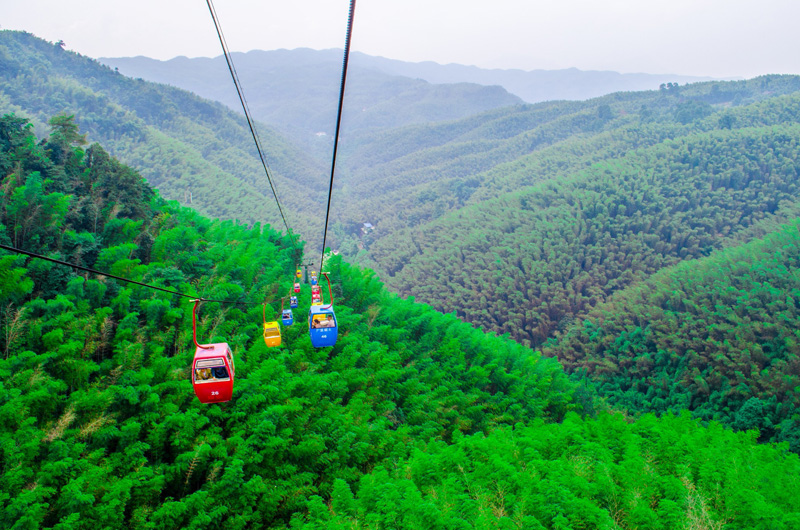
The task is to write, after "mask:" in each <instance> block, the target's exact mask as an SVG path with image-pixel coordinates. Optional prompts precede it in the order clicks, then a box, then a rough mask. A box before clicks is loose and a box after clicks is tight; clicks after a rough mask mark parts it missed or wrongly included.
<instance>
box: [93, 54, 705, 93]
mask: <svg viewBox="0 0 800 530" xmlns="http://www.w3.org/2000/svg"><path fill="white" fill-rule="evenodd" d="M234 57H235V60H236V62H237V63H238V62H239V61H247V63H246V64H247V65H248V68H249V67H259V68H261V69H262V71H269V70H270V69H283V68H287V67H291V68H295V69H296V70H297V71H298V72H300V73H304V70H305V69H307V68H308V67H309V66H310V65H314V66H318V65H320V64H326V65H328V66H330V67H332V68H333V69H334V71H335V72H338V69H339V68H340V67H341V60H342V51H341V50H336V49H329V50H311V49H308V48H296V49H293V50H286V49H280V50H269V51H262V50H253V51H250V52H247V53H237V54H234ZM236 57H238V58H236ZM253 60H256V61H263V64H261V65H258V64H257V63H256V62H253ZM100 61H101V62H103V63H104V64H108V65H109V66H112V67H118V68H120V69H121V70H122V73H124V74H125V75H130V76H133V77H142V78H144V79H147V80H148V81H155V82H158V83H169V84H173V85H175V86H179V87H181V88H186V89H187V90H191V91H193V92H196V91H195V90H194V88H193V86H192V85H193V84H195V83H203V82H204V81H203V80H204V78H205V76H204V75H202V74H200V70H198V69H195V68H191V69H189V68H187V67H188V66H189V65H191V64H199V65H202V66H203V67H204V68H214V69H216V70H218V71H220V72H224V73H225V75H227V70H225V68H226V66H225V63H224V60H223V58H222V56H219V57H215V58H205V57H197V58H188V57H183V56H181V57H175V58H173V59H170V60H167V61H159V60H156V59H149V58H147V57H142V56H139V57H116V58H100ZM243 64H245V63H243ZM350 67H351V68H355V69H361V70H367V71H371V72H373V73H375V72H380V73H382V74H385V75H389V76H400V77H405V78H409V79H414V80H424V81H426V82H428V83H431V84H434V85H444V84H459V83H471V84H476V85H481V86H484V87H498V86H499V87H503V88H504V89H505V90H506V91H508V92H509V93H510V94H512V95H514V96H516V97H518V98H520V100H522V101H524V102H526V103H539V102H542V101H555V100H586V99H591V98H594V97H599V96H603V95H605V94H610V93H613V92H631V91H641V90H656V89H658V87H659V86H660V85H661V84H662V83H678V84H686V83H696V82H700V81H711V80H714V78H712V77H708V76H687V75H678V74H649V73H625V74H623V73H620V72H614V71H609V70H579V69H578V68H565V69H561V70H542V69H537V70H520V69H500V68H494V69H487V68H480V67H477V66H468V65H463V64H455V63H451V64H439V63H436V62H433V61H423V62H418V63H415V62H407V61H400V60H396V59H387V58H385V57H378V56H373V55H367V54H365V53H361V52H353V53H352V54H351V56H350ZM273 71H274V72H277V70H273ZM281 73H282V74H283V75H286V74H287V73H290V72H287V71H281ZM179 76H181V77H179ZM204 88H207V89H211V90H214V89H217V90H220V89H221V90H220V91H222V92H226V93H227V92H229V91H228V90H225V89H226V88H227V87H226V86H223V87H219V86H218V85H217V86H210V85H209V86H208V87H204ZM196 93H198V94H199V95H202V96H204V97H211V96H210V95H208V94H204V93H201V92H196ZM211 99H215V100H217V101H222V99H220V98H219V97H211Z"/></svg>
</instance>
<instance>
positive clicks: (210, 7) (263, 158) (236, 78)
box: [206, 0, 297, 247]
mask: <svg viewBox="0 0 800 530" xmlns="http://www.w3.org/2000/svg"><path fill="white" fill-rule="evenodd" d="M206 5H208V11H209V12H210V13H211V18H212V19H213V21H214V28H216V30H217V37H218V38H219V43H220V46H222V54H223V56H224V57H225V62H226V63H227V65H228V71H229V72H230V74H231V79H233V85H234V86H235V87H236V94H237V95H238V96H239V102H240V103H241V104H242V110H243V111H244V117H245V119H246V120H247V126H248V127H249V128H250V134H251V135H252V137H253V142H254V143H255V144H256V151H258V157H259V159H260V160H261V165H262V166H263V167H264V173H265V174H266V175H267V181H268V182H269V187H270V189H271V190H272V195H273V196H274V197H275V203H276V204H277V205H278V211H279V212H280V214H281V219H283V224H284V226H285V227H286V231H287V233H288V234H289V237H290V238H291V239H292V246H293V247H294V246H295V245H296V243H297V239H296V237H295V234H294V232H293V231H292V229H291V228H289V223H288V222H287V221H286V215H285V214H284V213H283V207H282V206H281V201H280V199H278V192H277V190H276V189H275V184H274V183H273V182H272V176H271V175H270V170H269V164H267V158H266V156H265V155H264V150H263V149H262V148H261V140H260V138H259V136H258V132H257V131H256V128H255V124H254V123H253V120H252V119H251V117H250V108H249V107H248V105H247V100H246V99H245V97H244V91H243V90H242V86H241V82H240V81H239V74H238V73H237V72H236V67H235V66H234V65H233V58H231V56H230V52H229V50H228V43H227V41H226V40H225V37H224V35H223V34H222V27H221V26H220V23H219V18H218V17H217V11H216V9H215V8H214V4H213V2H212V1H211V0H206Z"/></svg>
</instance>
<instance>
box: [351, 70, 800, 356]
mask: <svg viewBox="0 0 800 530" xmlns="http://www.w3.org/2000/svg"><path fill="white" fill-rule="evenodd" d="M771 86H774V87H775V90H773V91H772V94H773V95H771V96H769V97H768V98H767V99H764V100H762V101H759V102H754V103H751V104H749V105H742V106H739V107H735V108H728V109H724V108H723V109H720V110H716V111H715V110H714V108H713V107H711V106H710V105H708V108H706V110H705V111H703V112H698V114H696V115H695V118H694V120H693V121H687V122H686V123H685V124H684V123H681V122H680V121H676V120H677V118H676V117H675V116H674V115H672V114H670V112H671V110H670V107H669V106H668V105H672V110H674V111H676V112H677V111H678V110H679V109H681V108H684V105H686V104H689V105H690V106H692V107H695V106H697V108H705V107H702V106H700V103H694V102H692V101H689V102H688V103H686V102H684V103H681V102H679V100H676V101H675V102H673V103H669V101H670V99H671V98H673V97H674V96H670V95H668V94H666V93H665V94H653V95H652V96H651V97H652V98H654V101H659V98H661V99H663V100H664V101H663V104H664V105H665V108H664V109H662V111H661V114H660V115H659V114H657V113H656V112H655V111H652V112H651V111H649V110H648V109H647V108H643V109H641V111H640V113H637V115H635V116H631V115H630V114H627V113H623V112H622V111H621V110H613V108H612V110H610V111H608V112H610V113H611V114H610V116H611V118H610V120H611V121H612V122H613V121H615V120H619V123H618V125H617V126H611V125H609V128H608V129H606V127H605V126H603V127H601V128H600V129H599V130H598V131H597V132H592V133H586V134H574V135H572V136H569V137H568V138H567V139H566V140H564V141H562V142H557V143H554V144H552V145H547V146H545V147H540V148H536V147H534V148H533V149H534V151H533V152H532V153H530V154H528V155H526V156H517V155H516V154H515V155H513V156H514V157H515V159H514V160H513V161H511V162H508V163H505V164H499V163H498V164H497V165H495V166H494V167H493V168H492V169H491V170H490V171H484V172H481V173H476V174H474V175H473V176H471V177H469V178H468V179H465V178H464V177H456V176H455V175H457V174H458V170H457V169H456V166H457V165H459V163H460V162H464V161H465V160H466V158H467V157H466V155H465V156H464V157H461V158H457V157H456V158H453V159H450V160H449V161H448V162H447V164H445V165H444V166H441V167H439V170H440V173H435V171H434V170H433V169H432V168H426V169H423V170H420V171H419V172H418V173H416V174H417V175H419V178H418V179H417V180H414V178H413V177H411V175H412V172H408V173H406V175H409V179H408V180H406V181H401V182H400V183H399V184H398V183H397V180H394V179H393V180H392V182H393V184H395V185H396V186H397V187H398V188H400V189H398V190H397V194H396V195H395V196H394V197H393V196H387V197H382V198H381V204H382V205H383V206H382V208H379V207H374V208H373V209H372V210H370V214H368V215H365V220H366V221H369V222H371V223H372V224H374V225H375V227H376V228H375V230H374V231H373V232H371V233H369V234H368V235H367V236H365V237H363V238H360V239H359V238H357V237H355V236H354V237H351V238H350V239H349V240H348V238H347V235H346V234H347V228H348V227H355V226H357V225H356V222H355V220H351V221H350V222H349V223H345V225H344V229H343V230H341V231H340V233H339V235H340V237H342V238H343V239H342V241H343V243H342V244H343V249H344V250H346V251H347V252H348V253H349V254H350V255H356V253H358V252H359V249H358V247H357V245H358V246H360V247H363V248H364V249H365V250H364V251H362V252H361V253H360V254H359V259H361V260H362V261H363V263H367V264H372V265H374V266H375V267H376V268H377V269H378V270H379V272H380V274H381V277H382V278H383V279H384V280H386V281H387V283H388V284H389V286H390V287H392V288H393V289H396V290H398V291H400V292H401V293H403V294H411V295H414V296H416V297H417V299H420V300H424V301H425V302H427V303H431V304H432V305H434V307H437V308H439V309H442V310H444V311H448V312H449V311H457V312H458V314H459V316H462V317H463V318H465V319H466V320H468V321H470V322H473V323H475V324H477V325H479V326H481V327H483V328H484V329H494V330H496V331H499V332H503V333H505V332H508V333H511V335H512V336H513V337H515V338H517V339H518V340H520V341H523V342H526V343H528V344H532V345H538V344H542V342H543V341H544V340H546V339H547V338H548V337H550V336H552V334H553V333H554V332H555V331H557V330H563V329H566V327H568V326H569V325H570V324H571V322H572V321H573V319H574V318H575V317H576V316H580V315H583V314H585V311H587V310H588V309H590V308H591V307H594V306H595V305H597V304H598V303H600V302H602V301H603V300H605V298H606V297H607V296H608V295H609V294H611V293H612V292H615V291H617V290H619V289H621V288H624V287H625V286H627V285H630V284H631V283H633V282H636V281H639V280H642V279H645V278H646V277H647V276H649V275H650V274H652V273H654V272H656V271H658V270H659V269H661V268H663V267H666V266H669V265H672V264H674V263H676V262H677V261H679V260H683V259H692V258H697V257H701V256H705V255H708V254H709V253H710V252H712V251H713V250H714V249H717V248H722V247H724V246H726V245H732V244H738V243H739V242H741V241H746V240H748V239H749V238H751V237H753V236H754V235H758V234H763V233H765V232H766V231H768V230H769V229H770V227H769V226H767V228H758V226H761V224H762V223H770V222H774V221H776V220H777V221H779V222H780V221H781V220H786V219H791V218H792V217H793V216H794V215H796V213H797V205H796V203H797V201H798V199H800V197H799V196H798V192H799V191H800V190H798V187H797V186H798V181H797V173H798V166H797V160H798V152H797V149H798V139H799V138H800V129H798V127H797V123H798V118H800V95H798V94H796V93H794V94H793V93H790V94H789V95H783V96H775V95H774V94H775V93H777V92H792V91H793V90H794V89H797V88H800V83H798V79H797V78H792V77H790V78H776V79H772V78H765V79H761V80H754V81H751V82H747V83H743V84H742V85H740V87H739V88H740V89H737V90H738V92H739V93H740V95H741V94H742V93H744V92H745V91H746V89H748V88H747V87H750V88H749V90H752V91H753V92H754V93H758V92H760V91H764V90H766V88H768V87H771ZM759 87H764V88H759ZM728 88H729V89H731V90H730V91H729V92H731V91H733V89H734V88H735V86H729V87H728ZM692 90H694V91H700V92H699V93H700V95H701V96H702V94H703V92H702V91H701V88H700V87H694V88H692ZM725 90H726V89H725V88H723V89H714V86H713V85H712V86H710V87H706V92H707V93H706V97H711V96H710V94H711V93H714V92H716V93H719V92H720V91H725ZM665 92H669V91H665ZM637 97H638V96H637ZM687 97H688V96H687ZM698 97H700V96H698ZM753 97H755V96H753ZM637 103H638V102H637ZM598 104H599V102H598ZM640 106H641V105H640ZM609 107H610V106H609ZM600 108H603V105H600V106H599V107H598V109H600ZM582 112H583V116H584V118H586V119H587V120H588V119H589V117H588V115H587V114H586V112H585V111H582ZM603 112H606V111H603ZM579 115H580V112H579V113H577V114H576V115H573V116H570V119H571V120H573V123H574V120H577V119H578V117H579ZM643 116H649V117H648V118H647V120H650V119H652V120H653V121H647V120H645V119H644V118H643ZM593 119H595V120H599V119H600V118H598V117H597V115H595V117H594V118H593ZM556 121H557V120H556ZM543 127H545V128H547V127H553V128H555V131H558V130H559V129H558V126H556V125H552V124H550V123H548V124H545V125H543ZM531 134H532V133H531V132H530V131H526V132H522V133H520V134H519V135H517V137H515V138H514V142H516V144H517V145H520V144H522V142H523V138H527V137H529V136H530V135H531ZM565 136H566V135H565ZM543 137H545V138H547V139H548V142H550V141H552V140H553V138H554V137H555V133H554V132H548V133H547V134H546V135H544V133H543ZM548 142H544V143H545V144H547V143H548ZM500 145H502V146H508V145H511V144H510V142H505V143H501V144H500ZM442 149H443V150H444V149H446V147H443V148H442ZM484 160H485V159H484ZM450 168H452V175H451V176H447V174H446V172H448V171H450ZM436 174H444V175H445V176H443V177H442V178H441V179H439V180H436V179H433V182H430V181H428V182H426V181H424V180H423V179H424V176H423V175H436ZM387 180H388V179H387ZM364 187H368V186H366V185H365V186H364ZM448 190H449V192H448ZM366 193H368V192H364V194H365V195H366ZM400 194H402V195H403V196H404V197H405V198H404V199H398V200H397V201H396V202H397V203H398V204H400V205H401V207H400V208H399V209H397V210H394V211H393V209H392V205H393V204H395V201H394V198H395V197H397V196H399V195H400ZM358 195H359V190H358V188H356V187H352V188H350V189H348V193H347V194H345V196H346V197H347V199H344V201H347V200H352V201H354V203H353V204H359V203H358V201H357V199H355V198H354V197H357V196H358ZM351 197H353V198H352V199H351ZM376 202H377V201H376ZM366 203H368V200H366V199H365V200H364V201H363V203H361V204H366ZM340 210H343V211H358V208H357V207H349V208H342V207H340Z"/></svg>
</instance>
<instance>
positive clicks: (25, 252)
mask: <svg viewBox="0 0 800 530" xmlns="http://www.w3.org/2000/svg"><path fill="white" fill-rule="evenodd" d="M0 249H3V250H8V251H9V252H16V253H17V254H24V255H26V256H30V257H31V258H36V259H41V260H44V261H49V262H51V263H56V264H58V265H64V266H66V267H72V268H73V269H78V270H81V271H84V272H89V273H91V274H97V275H99V276H106V277H107V278H113V279H115V280H119V281H122V282H127V283H132V284H134V285H139V286H141V287H147V288H148V289H154V290H156V291H162V292H165V293H170V294H175V295H178V296H182V297H184V298H190V299H192V301H194V300H199V301H201V302H212V303H218V304H233V305H256V304H261V302H236V301H234V300H212V299H210V298H202V297H200V296H197V295H193V294H186V293H182V292H180V291H174V290H172V289H165V288H164V287H159V286H157V285H151V284H149V283H143V282H138V281H136V280H130V279H128V278H123V277H122V276H117V275H115V274H111V273H108V272H102V271H98V270H95V269H90V268H89V267H83V266H81V265H75V264H74V263H69V262H67V261H62V260H60V259H55V258H49V257H47V256H42V255H41V254H36V253H35V252H30V251H27V250H22V249H20V248H14V247H9V246H7V245H3V244H0Z"/></svg>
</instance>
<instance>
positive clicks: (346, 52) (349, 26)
mask: <svg viewBox="0 0 800 530" xmlns="http://www.w3.org/2000/svg"><path fill="white" fill-rule="evenodd" d="M208 1H211V0H208ZM355 9H356V0H350V13H349V14H348V16H347V36H346V37H345V41H344V62H343V63H342V84H341V86H340V87H339V112H338V113H337V115H336V133H335V134H334V137H333V159H332V160H331V182H330V185H329V186H328V208H327V210H326V211H325V230H324V232H323V233H322V255H321V256H320V258H319V271H320V273H321V272H322V260H323V259H325V242H326V241H327V240H328V218H329V217H330V214H331V194H332V193H333V174H334V171H336V150H337V148H338V146H339V127H340V126H341V124H342V104H343V102H344V87H345V80H346V79H347V62H348V60H349V58H350V36H351V34H352V32H353V12H354V11H355Z"/></svg>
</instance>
